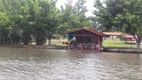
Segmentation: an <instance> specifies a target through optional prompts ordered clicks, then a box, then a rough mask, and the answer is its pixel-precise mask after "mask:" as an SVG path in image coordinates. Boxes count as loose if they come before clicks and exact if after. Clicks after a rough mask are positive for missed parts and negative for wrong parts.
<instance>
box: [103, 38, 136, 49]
mask: <svg viewBox="0 0 142 80" xmlns="http://www.w3.org/2000/svg"><path fill="white" fill-rule="evenodd" d="M103 46H104V47H108V48H135V44H125V41H122V40H104V42H103Z"/></svg>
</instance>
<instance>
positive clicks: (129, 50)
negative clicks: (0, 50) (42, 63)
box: [0, 45, 142, 54]
mask: <svg viewBox="0 0 142 80" xmlns="http://www.w3.org/2000/svg"><path fill="white" fill-rule="evenodd" d="M0 47H10V48H28V49H57V50H68V47H67V46H57V45H51V46H49V45H41V46H40V45H0ZM90 51H91V50H90ZM100 52H117V53H139V54H142V49H136V48H115V47H114V48H113V47H112V48H108V47H104V48H103V50H101V51H100Z"/></svg>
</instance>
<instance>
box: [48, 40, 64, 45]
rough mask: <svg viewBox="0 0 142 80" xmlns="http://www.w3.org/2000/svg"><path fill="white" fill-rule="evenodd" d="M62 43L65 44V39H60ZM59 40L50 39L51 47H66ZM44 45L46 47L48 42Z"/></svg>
mask: <svg viewBox="0 0 142 80" xmlns="http://www.w3.org/2000/svg"><path fill="white" fill-rule="evenodd" d="M62 42H67V39H62ZM62 42H61V40H60V39H52V40H51V44H52V45H57V46H66V45H65V44H62ZM46 44H47V45H48V40H47V42H46Z"/></svg>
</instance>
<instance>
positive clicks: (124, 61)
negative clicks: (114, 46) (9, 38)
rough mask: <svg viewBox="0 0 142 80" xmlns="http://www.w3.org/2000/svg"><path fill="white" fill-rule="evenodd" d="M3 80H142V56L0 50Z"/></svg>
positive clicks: (38, 50) (0, 67)
mask: <svg viewBox="0 0 142 80" xmlns="http://www.w3.org/2000/svg"><path fill="white" fill-rule="evenodd" d="M0 80H142V54H126V53H104V52H102V53H96V52H81V51H66V50H42V49H23V48H19V49H16V48H0Z"/></svg>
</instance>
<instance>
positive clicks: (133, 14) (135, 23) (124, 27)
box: [94, 0, 142, 48]
mask: <svg viewBox="0 0 142 80" xmlns="http://www.w3.org/2000/svg"><path fill="white" fill-rule="evenodd" d="M141 5H142V1H141V0H106V1H105V2H104V3H101V2H100V1H99V0H96V3H95V7H96V10H95V12H94V14H95V15H96V18H97V20H98V22H99V23H100V24H101V26H102V28H103V30H104V31H123V32H125V33H130V34H132V35H134V37H135V38H136V42H137V48H140V43H141V41H142V32H141V30H142V16H141V14H142V7H141Z"/></svg>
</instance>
